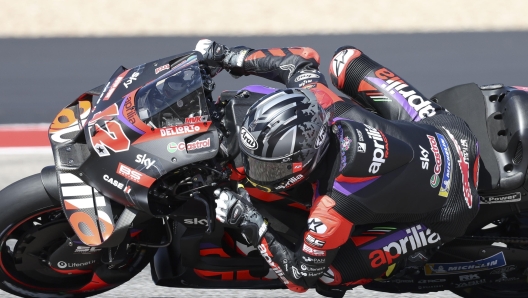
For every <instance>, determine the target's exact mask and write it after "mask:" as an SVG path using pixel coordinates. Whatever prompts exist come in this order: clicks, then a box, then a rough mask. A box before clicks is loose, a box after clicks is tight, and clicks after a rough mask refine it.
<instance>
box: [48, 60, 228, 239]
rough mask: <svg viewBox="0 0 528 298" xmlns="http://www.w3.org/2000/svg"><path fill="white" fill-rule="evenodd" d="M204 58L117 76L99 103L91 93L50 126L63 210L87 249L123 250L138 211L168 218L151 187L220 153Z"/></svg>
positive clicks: (149, 65)
mask: <svg viewBox="0 0 528 298" xmlns="http://www.w3.org/2000/svg"><path fill="white" fill-rule="evenodd" d="M199 55H200V54H199V53H196V52H190V53H187V54H186V55H183V56H174V57H169V58H166V59H161V60H158V61H155V62H151V63H146V64H142V65H140V66H137V67H135V68H133V69H130V70H124V71H122V72H121V73H120V72H119V71H117V72H116V73H115V74H114V75H113V76H112V78H111V79H110V81H109V82H108V83H107V84H106V85H105V87H104V90H103V91H102V93H101V94H100V96H99V98H97V99H95V98H93V96H92V95H91V94H83V95H82V96H81V97H79V98H78V99H77V100H76V101H75V102H74V103H72V104H71V105H69V106H68V107H66V108H65V109H63V110H62V111H61V112H60V113H59V115H57V117H56V118H55V121H54V122H53V123H52V125H51V126H50V130H49V136H50V141H51V143H52V147H53V153H54V158H55V166H56V169H57V178H58V181H59V189H60V197H61V202H62V206H63V210H64V213H65V214H66V216H67V218H68V221H69V222H70V225H71V226H72V228H73V229H74V231H75V232H76V234H77V235H78V236H79V238H80V240H81V241H82V242H83V243H85V244H86V245H89V246H101V247H111V246H116V245H118V244H119V243H120V242H121V241H122V239H123V238H124V235H125V234H126V232H127V230H128V228H129V226H130V223H131V222H132V221H133V219H134V218H135V215H136V214H137V212H138V211H142V212H145V213H147V214H149V215H150V216H165V215H167V213H168V212H169V210H166V209H164V208H163V206H158V205H155V206H154V205H152V204H150V203H149V200H148V190H149V187H150V186H151V185H152V184H153V183H154V182H155V181H156V180H157V179H158V178H160V177H161V176H163V175H164V174H166V173H168V172H170V171H172V170H174V169H176V168H179V167H182V166H184V165H186V164H189V163H193V162H196V161H199V160H205V159H210V158H213V157H214V156H215V155H216V154H217V152H218V148H219V140H218V132H217V131H216V128H215V126H214V125H211V121H210V117H209V113H208V109H207V103H206V102H205V100H206V99H205V96H204V91H203V87H202V79H201V76H200V68H199V63H198V61H199V58H200V56H199ZM112 201H113V202H112ZM116 203H118V204H116ZM120 205H121V206H124V207H125V208H124V210H123V208H122V207H118V208H117V209H116V208H112V207H116V206H120Z"/></svg>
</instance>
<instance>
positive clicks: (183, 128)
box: [160, 124, 200, 137]
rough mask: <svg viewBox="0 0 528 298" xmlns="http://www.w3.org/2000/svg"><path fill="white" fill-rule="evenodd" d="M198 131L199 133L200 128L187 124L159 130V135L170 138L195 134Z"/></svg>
mask: <svg viewBox="0 0 528 298" xmlns="http://www.w3.org/2000/svg"><path fill="white" fill-rule="evenodd" d="M199 131H200V126H198V125H193V124H188V125H180V126H173V127H165V128H161V129H160V134H161V136H162V137H170V136H177V135H181V134H187V133H195V132H199Z"/></svg>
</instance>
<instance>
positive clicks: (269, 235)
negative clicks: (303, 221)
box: [258, 196, 353, 292]
mask: <svg viewBox="0 0 528 298" xmlns="http://www.w3.org/2000/svg"><path fill="white" fill-rule="evenodd" d="M334 205H335V202H334V201H333V200H332V199H331V198H330V197H328V196H321V197H319V198H318V199H317V200H316V201H315V204H314V207H313V208H312V209H311V212H310V216H309V219H308V229H307V231H306V232H305V233H304V235H303V238H302V239H299V242H298V243H297V245H296V246H293V245H291V244H290V243H289V242H288V241H286V240H284V239H283V238H282V237H280V236H279V235H278V234H277V233H275V232H274V231H273V230H272V229H271V228H268V231H267V232H266V233H265V234H264V237H262V239H261V240H260V243H259V245H258V249H259V251H260V253H261V254H262V256H263V257H264V259H265V260H266V261H267V262H268V264H269V265H270V266H271V268H272V269H273V270H274V271H275V273H277V275H278V276H279V278H280V279H281V280H282V281H283V282H284V284H285V285H286V286H287V287H288V288H289V289H290V290H292V291H296V292H305V291H306V290H308V289H309V288H310V287H312V286H314V285H315V283H316V282H317V280H318V279H319V278H320V277H321V276H322V275H323V274H324V273H325V272H326V271H327V269H328V267H329V266H330V264H332V261H333V260H334V258H335V256H336V255H337V251H338V250H339V247H340V246H341V245H343V244H344V243H345V242H346V241H347V240H348V238H349V236H350V233H351V232H352V227H353V224H352V223H351V222H350V221H348V220H346V219H345V218H344V217H343V216H341V215H340V214H338V213H337V212H336V211H335V210H334V209H333V206H334Z"/></svg>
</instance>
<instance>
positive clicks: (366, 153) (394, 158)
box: [333, 119, 414, 177]
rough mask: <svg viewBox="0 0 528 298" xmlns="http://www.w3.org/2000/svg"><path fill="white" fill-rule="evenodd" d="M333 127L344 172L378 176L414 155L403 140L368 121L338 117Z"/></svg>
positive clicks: (402, 164) (398, 166) (362, 175)
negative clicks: (366, 122)
mask: <svg viewBox="0 0 528 298" xmlns="http://www.w3.org/2000/svg"><path fill="white" fill-rule="evenodd" d="M333 131H334V133H335V134H336V136H337V139H338V141H339V143H340V144H339V152H340V159H341V163H340V167H339V170H340V173H341V174H342V175H343V176H348V177H369V176H380V175H383V174H386V173H389V172H392V171H394V170H395V169H397V168H400V167H402V166H404V165H406V164H408V163H409V162H410V161H412V159H413V156H414V154H413V149H412V148H411V147H410V146H409V145H408V144H407V143H406V142H404V141H402V140H400V139H398V138H396V137H393V136H391V135H389V134H387V133H385V132H384V131H382V130H380V129H378V128H375V127H373V126H370V125H368V124H364V123H359V122H356V121H352V120H345V119H340V120H338V121H336V122H335V123H334V126H333Z"/></svg>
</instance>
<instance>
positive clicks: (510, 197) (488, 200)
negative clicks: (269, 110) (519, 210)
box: [480, 192, 521, 204]
mask: <svg viewBox="0 0 528 298" xmlns="http://www.w3.org/2000/svg"><path fill="white" fill-rule="evenodd" d="M520 200H521V193H520V192H514V193H510V194H506V195H500V196H493V197H480V203H481V204H498V203H513V202H519V201H520Z"/></svg>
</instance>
